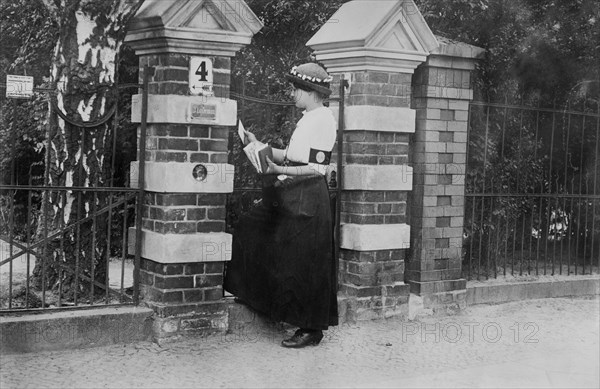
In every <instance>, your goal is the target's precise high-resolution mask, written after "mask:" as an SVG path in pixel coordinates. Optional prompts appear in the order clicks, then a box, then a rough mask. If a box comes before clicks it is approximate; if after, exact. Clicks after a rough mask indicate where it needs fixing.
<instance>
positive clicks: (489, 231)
mask: <svg viewBox="0 0 600 389" xmlns="http://www.w3.org/2000/svg"><path fill="white" fill-rule="evenodd" d="M599 139H600V109H599V107H598V104H597V102H594V101H593V100H592V101H590V100H587V101H584V102H582V103H581V104H580V105H578V106H577V109H575V107H574V104H573V105H571V104H569V103H567V105H566V106H563V107H561V108H559V107H553V108H541V107H529V106H524V105H511V104H508V103H506V102H505V103H502V104H496V103H489V102H477V101H476V102H472V103H471V106H470V110H469V139H468V154H467V159H468V161H467V171H466V182H465V185H466V198H465V200H466V201H465V224H464V225H465V230H464V241H463V255H464V256H463V271H464V273H465V276H466V277H467V278H468V279H473V278H476V279H481V278H486V279H487V278H490V277H492V278H496V277H498V276H506V275H511V276H514V275H532V274H535V275H556V274H565V275H568V274H591V273H598V268H599V266H600V157H599V156H600V149H599Z"/></svg>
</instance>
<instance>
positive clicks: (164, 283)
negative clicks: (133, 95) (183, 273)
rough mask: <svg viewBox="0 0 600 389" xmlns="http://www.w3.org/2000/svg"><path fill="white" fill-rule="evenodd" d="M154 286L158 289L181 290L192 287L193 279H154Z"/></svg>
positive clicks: (188, 277)
mask: <svg viewBox="0 0 600 389" xmlns="http://www.w3.org/2000/svg"><path fill="white" fill-rule="evenodd" d="M154 286H155V287H156V288H159V289H183V288H193V287H194V277H192V276H187V277H160V276H156V277H154Z"/></svg>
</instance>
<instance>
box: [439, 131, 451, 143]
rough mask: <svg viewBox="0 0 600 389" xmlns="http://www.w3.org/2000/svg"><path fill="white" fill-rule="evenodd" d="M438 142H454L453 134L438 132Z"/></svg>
mask: <svg viewBox="0 0 600 389" xmlns="http://www.w3.org/2000/svg"><path fill="white" fill-rule="evenodd" d="M439 136H440V137H439V139H440V142H454V133H453V132H440V135H439Z"/></svg>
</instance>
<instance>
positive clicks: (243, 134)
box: [238, 120, 246, 144]
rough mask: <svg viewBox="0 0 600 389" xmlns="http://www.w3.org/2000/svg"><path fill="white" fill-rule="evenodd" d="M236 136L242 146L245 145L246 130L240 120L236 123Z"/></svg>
mask: <svg viewBox="0 0 600 389" xmlns="http://www.w3.org/2000/svg"><path fill="white" fill-rule="evenodd" d="M238 135H239V136H240V139H241V140H242V144H246V129H245V128H244V123H242V121H241V120H239V121H238Z"/></svg>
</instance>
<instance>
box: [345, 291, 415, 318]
mask: <svg viewBox="0 0 600 389" xmlns="http://www.w3.org/2000/svg"><path fill="white" fill-rule="evenodd" d="M371 288H372V287H371ZM385 289H387V288H385V287H384V288H382V290H385ZM409 289H410V287H409V285H407V284H404V283H401V284H396V285H394V290H395V293H394V295H393V296H389V295H385V293H382V295H377V296H369V297H357V296H353V295H351V294H348V293H346V292H343V291H342V292H340V293H338V317H339V323H340V324H344V323H355V322H357V321H362V320H377V319H389V318H391V317H397V318H400V319H404V318H406V317H407V316H408V296H409V292H410V290H409Z"/></svg>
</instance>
